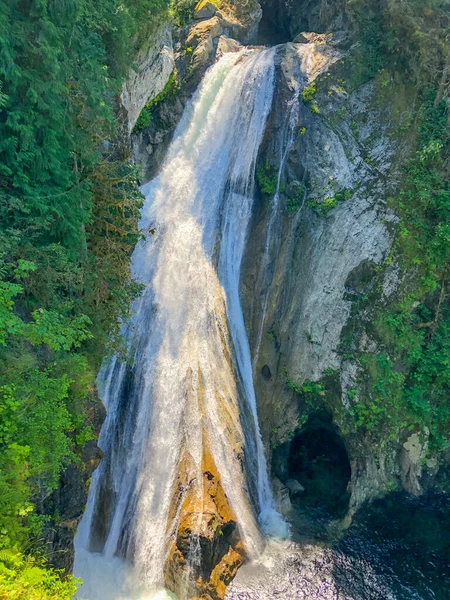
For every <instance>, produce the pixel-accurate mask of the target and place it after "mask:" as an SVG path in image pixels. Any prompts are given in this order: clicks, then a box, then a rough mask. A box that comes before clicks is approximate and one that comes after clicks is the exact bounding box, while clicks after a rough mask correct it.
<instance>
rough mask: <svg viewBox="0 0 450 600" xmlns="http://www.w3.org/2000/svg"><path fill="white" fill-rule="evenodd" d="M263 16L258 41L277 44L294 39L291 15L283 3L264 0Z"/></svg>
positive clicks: (262, 3)
mask: <svg viewBox="0 0 450 600" xmlns="http://www.w3.org/2000/svg"><path fill="white" fill-rule="evenodd" d="M261 8H262V17H261V21H260V23H259V28H258V38H257V43H258V44H262V45H264V46H276V45H277V44H284V43H286V42H291V41H292V35H291V31H290V26H289V15H288V11H287V8H286V6H285V5H284V4H283V3H279V2H275V1H274V0H262V2H261Z"/></svg>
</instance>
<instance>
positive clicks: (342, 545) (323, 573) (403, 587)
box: [226, 492, 450, 600]
mask: <svg viewBox="0 0 450 600" xmlns="http://www.w3.org/2000/svg"><path fill="white" fill-rule="evenodd" d="M315 518H319V520H320V514H318V513H317V511H316V512H314V513H313V514H310V515H309V520H310V522H309V523H308V515H307V514H306V513H303V514H298V515H297V519H295V523H294V527H295V528H296V529H297V531H296V536H295V538H294V541H292V542H290V543H287V542H272V543H270V544H269V545H268V548H267V550H266V552H265V554H264V556H263V557H262V558H261V559H260V560H259V561H258V562H256V563H253V564H251V565H246V566H244V567H243V568H242V569H241V570H240V572H239V573H238V575H237V577H236V579H235V581H234V582H233V583H232V585H231V586H230V588H229V590H228V593H227V596H226V598H227V600H274V599H278V600H293V599H297V598H298V599H304V600H306V599H308V600H449V599H450V496H449V495H447V494H444V493H438V492H431V493H428V494H427V495H425V496H423V497H422V498H410V497H407V496H406V495H405V494H401V493H396V494H391V495H389V496H388V497H387V498H385V499H383V500H378V501H374V502H372V503H371V504H367V505H365V506H364V507H363V508H362V509H361V510H360V511H359V512H358V514H357V515H356V516H355V518H354V520H353V523H352V525H351V526H350V527H349V528H348V529H347V530H346V531H345V532H343V533H342V534H341V536H339V538H338V539H335V540H333V539H332V538H331V537H330V536H329V537H328V539H326V536H325V535H324V528H323V527H315V526H314V521H315ZM302 526H303V527H304V528H305V529H304V531H299V530H298V528H301V527H302ZM315 532H317V535H316V534H315Z"/></svg>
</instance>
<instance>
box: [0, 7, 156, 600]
mask: <svg viewBox="0 0 450 600" xmlns="http://www.w3.org/2000/svg"><path fill="white" fill-rule="evenodd" d="M167 8H168V7H167V2H166V0H126V1H125V2H116V1H115V0H113V1H112V2H111V1H109V0H108V1H106V0H101V1H95V2H94V1H93V0H68V1H66V2H63V3H61V2H55V1H53V0H39V1H37V2H34V1H33V2H31V1H25V2H22V1H20V2H19V1H18V0H1V2H0V81H1V95H0V122H1V127H0V223H1V225H0V278H1V279H0V377H1V379H0V596H1V597H2V598H14V599H18V598H24V599H25V598H26V599H27V600H30V599H31V598H33V599H36V600H38V599H39V600H41V599H47V598H58V599H62V598H70V597H71V595H72V593H73V590H74V583H73V581H72V580H70V579H69V580H65V581H62V580H61V578H60V577H59V575H58V573H57V572H54V571H52V570H51V569H47V568H45V565H44V562H45V548H44V547H43V546H44V544H43V541H42V539H41V538H42V534H41V531H42V526H43V525H44V524H45V523H46V522H47V520H48V519H49V518H50V515H45V514H42V511H38V512H39V514H38V513H37V512H36V508H35V507H36V506H38V505H42V502H43V501H44V499H45V498H46V497H47V496H48V495H49V494H50V493H51V491H52V489H54V488H55V486H56V485H57V483H58V479H59V475H60V473H61V471H62V469H64V468H65V467H66V466H67V465H68V464H69V463H71V462H74V461H77V460H79V459H78V454H79V452H80V449H81V448H82V446H83V445H84V444H85V442H86V441H87V440H89V439H91V438H92V436H93V432H92V426H91V423H90V418H89V411H88V410H87V402H88V399H89V398H91V399H92V398H93V397H95V373H96V371H97V369H98V366H99V362H100V360H101V357H102V356H103V355H104V353H105V351H106V350H107V346H112V347H114V346H116V347H117V344H118V343H119V329H118V322H119V319H120V318H121V317H124V316H125V315H126V314H127V311H128V309H129V305H130V301H131V299H132V298H133V297H134V296H135V294H136V293H137V291H138V288H137V286H136V285H135V284H133V283H131V282H130V279H129V256H130V252H131V250H132V248H133V247H134V245H135V243H136V241H137V239H138V231H137V218H138V211H139V206H140V194H139V191H138V189H137V185H136V172H135V168H134V167H133V166H132V165H131V163H130V161H129V157H128V155H127V151H126V148H125V145H124V144H123V143H122V141H121V124H120V123H119V122H118V120H117V116H116V114H115V102H116V100H115V99H116V97H117V93H118V92H119V90H120V84H121V79H122V78H123V76H124V74H125V72H126V69H127V68H128V67H129V66H130V64H131V61H132V58H133V55H134V52H135V44H138V43H139V35H141V36H142V35H144V34H146V33H148V29H147V30H146V31H143V28H142V21H144V22H145V23H150V24H151V23H154V22H155V20H157V19H158V18H160V16H161V15H163V14H165V12H166V11H167ZM144 30H145V27H144ZM52 517H54V515H52ZM31 557H33V558H31Z"/></svg>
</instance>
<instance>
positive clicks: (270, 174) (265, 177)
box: [256, 161, 278, 196]
mask: <svg viewBox="0 0 450 600" xmlns="http://www.w3.org/2000/svg"><path fill="white" fill-rule="evenodd" d="M256 181H257V182H258V185H259V188H260V190H261V191H262V192H263V194H267V195H268V196H273V195H274V194H275V193H276V191H277V185H278V169H277V167H276V166H275V165H271V164H270V163H269V161H266V162H265V163H264V164H263V165H260V166H259V167H258V168H257V169H256Z"/></svg>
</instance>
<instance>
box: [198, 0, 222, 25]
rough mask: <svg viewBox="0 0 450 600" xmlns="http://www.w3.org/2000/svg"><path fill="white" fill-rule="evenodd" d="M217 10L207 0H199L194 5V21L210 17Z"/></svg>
mask: <svg viewBox="0 0 450 600" xmlns="http://www.w3.org/2000/svg"><path fill="white" fill-rule="evenodd" d="M216 12H217V8H216V7H215V6H214V4H212V3H211V2H208V0H200V2H199V3H198V4H197V6H196V7H195V11H194V19H195V20H196V21H202V20H203V19H210V18H211V17H213V16H214V15H215V14H216Z"/></svg>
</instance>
